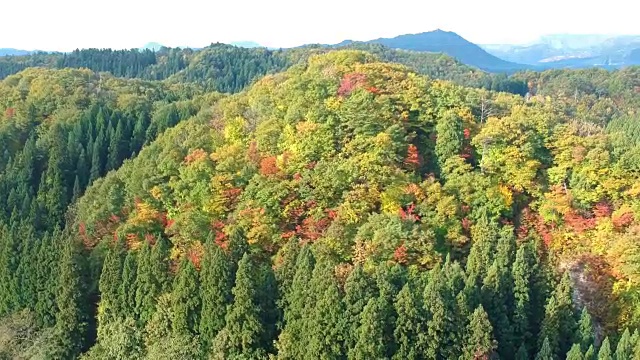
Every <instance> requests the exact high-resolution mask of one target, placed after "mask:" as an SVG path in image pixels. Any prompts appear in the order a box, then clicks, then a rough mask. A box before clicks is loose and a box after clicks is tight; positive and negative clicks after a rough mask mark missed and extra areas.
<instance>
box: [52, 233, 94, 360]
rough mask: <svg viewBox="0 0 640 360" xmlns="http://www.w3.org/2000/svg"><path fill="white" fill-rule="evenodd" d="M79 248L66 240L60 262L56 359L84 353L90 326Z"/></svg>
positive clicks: (71, 240)
mask: <svg viewBox="0 0 640 360" xmlns="http://www.w3.org/2000/svg"><path fill="white" fill-rule="evenodd" d="M78 247H79V245H78V244H76V243H75V241H74V240H73V239H67V240H66V243H65V245H64V250H63V253H62V259H61V260H60V273H59V276H60V279H59V287H58V293H57V296H56V305H57V308H58V311H57V313H56V325H55V339H56V345H57V346H56V349H55V355H54V357H56V358H65V359H70V358H75V357H76V356H77V355H79V354H80V352H81V351H82V350H83V347H84V345H85V341H86V339H85V336H86V331H87V325H88V313H87V309H86V305H87V304H88V299H87V298H86V295H87V289H86V284H85V283H84V279H83V277H82V275H83V274H85V273H86V270H85V268H84V264H83V258H82V255H81V253H80V250H79V248H78Z"/></svg>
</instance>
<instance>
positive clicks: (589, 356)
mask: <svg viewBox="0 0 640 360" xmlns="http://www.w3.org/2000/svg"><path fill="white" fill-rule="evenodd" d="M584 360H596V350H595V349H594V348H593V345H590V346H589V348H588V349H587V351H586V352H585V353H584Z"/></svg>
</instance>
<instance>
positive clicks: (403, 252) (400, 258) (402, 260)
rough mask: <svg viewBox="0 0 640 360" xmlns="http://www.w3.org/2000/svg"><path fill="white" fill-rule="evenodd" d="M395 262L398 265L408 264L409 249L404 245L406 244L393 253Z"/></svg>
mask: <svg viewBox="0 0 640 360" xmlns="http://www.w3.org/2000/svg"><path fill="white" fill-rule="evenodd" d="M393 260H395V261H396V262H397V263H398V264H406V263H407V247H406V246H405V245H404V243H402V245H400V246H398V248H396V250H395V251H394V252H393Z"/></svg>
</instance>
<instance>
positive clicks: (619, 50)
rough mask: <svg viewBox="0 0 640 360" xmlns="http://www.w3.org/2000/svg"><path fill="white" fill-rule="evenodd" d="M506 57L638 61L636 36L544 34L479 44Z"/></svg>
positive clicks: (576, 63)
mask: <svg viewBox="0 0 640 360" xmlns="http://www.w3.org/2000/svg"><path fill="white" fill-rule="evenodd" d="M481 46H482V48H484V49H485V50H486V51H488V52H489V53H491V54H493V55H495V56H497V57H499V58H502V59H505V60H507V61H512V62H517V63H522V64H527V65H535V66H539V67H543V68H583V67H592V66H600V67H609V68H617V67H623V66H628V65H640V36H633V35H623V36H608V35H568V34H559V35H548V36H543V37H541V38H540V39H539V40H538V41H536V42H533V43H531V44H526V45H508V44H492V45H481Z"/></svg>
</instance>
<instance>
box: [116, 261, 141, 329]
mask: <svg viewBox="0 0 640 360" xmlns="http://www.w3.org/2000/svg"><path fill="white" fill-rule="evenodd" d="M137 267H138V259H137V258H136V253H135V252H133V251H128V252H127V255H126V256H125V258H124V265H123V266H122V279H121V280H120V286H119V287H118V301H119V302H120V310H121V313H120V316H121V317H128V316H133V315H134V314H136V275H137V272H136V269H137Z"/></svg>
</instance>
